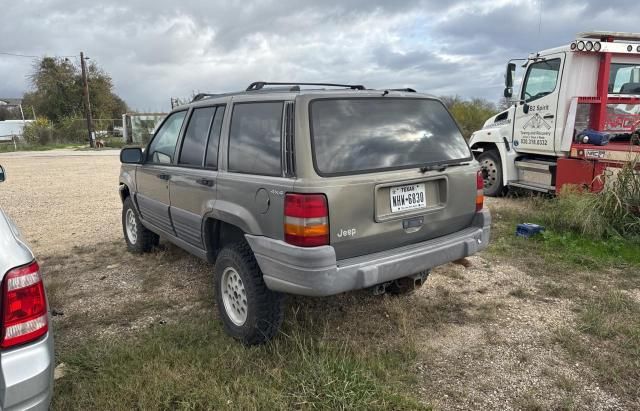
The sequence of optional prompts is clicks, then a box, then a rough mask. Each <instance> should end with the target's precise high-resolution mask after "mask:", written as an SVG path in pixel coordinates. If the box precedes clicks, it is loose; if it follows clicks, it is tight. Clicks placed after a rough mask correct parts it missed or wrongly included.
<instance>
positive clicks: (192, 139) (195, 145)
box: [178, 107, 216, 166]
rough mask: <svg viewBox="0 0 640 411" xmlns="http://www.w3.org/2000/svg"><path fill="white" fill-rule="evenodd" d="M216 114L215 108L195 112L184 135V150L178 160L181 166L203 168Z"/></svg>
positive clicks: (200, 109)
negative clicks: (208, 137)
mask: <svg viewBox="0 0 640 411" xmlns="http://www.w3.org/2000/svg"><path fill="white" fill-rule="evenodd" d="M215 112H216V108H215V107H203V108H196V109H194V110H193V114H191V118H190V119H189V124H188V125H187V131H185V133H184V141H183V142H182V150H181V151H180V159H179V160H178V163H179V164H184V165H190V166H202V160H203V159H204V148H205V146H206V145H207V136H208V135H209V127H210V126H211V120H212V119H213V115H214V113H215Z"/></svg>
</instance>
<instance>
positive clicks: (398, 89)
mask: <svg viewBox="0 0 640 411" xmlns="http://www.w3.org/2000/svg"><path fill="white" fill-rule="evenodd" d="M389 91H404V92H406V93H416V91H415V90H414V89H412V88H409V87H407V88H390V89H389Z"/></svg>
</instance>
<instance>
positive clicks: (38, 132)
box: [23, 117, 53, 146]
mask: <svg viewBox="0 0 640 411" xmlns="http://www.w3.org/2000/svg"><path fill="white" fill-rule="evenodd" d="M23 137H24V139H25V141H26V142H27V143H28V144H31V145H41V146H43V145H46V144H49V143H50V142H51V141H52V140H53V125H52V124H51V122H50V121H49V120H47V119H46V118H44V117H38V118H37V119H36V120H35V121H33V122H30V123H27V124H26V125H25V126H24V131H23Z"/></svg>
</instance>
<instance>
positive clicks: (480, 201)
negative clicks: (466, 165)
mask: <svg viewBox="0 0 640 411" xmlns="http://www.w3.org/2000/svg"><path fill="white" fill-rule="evenodd" d="M482 207H484V178H483V177H482V170H478V173H477V174H476V211H480V210H482Z"/></svg>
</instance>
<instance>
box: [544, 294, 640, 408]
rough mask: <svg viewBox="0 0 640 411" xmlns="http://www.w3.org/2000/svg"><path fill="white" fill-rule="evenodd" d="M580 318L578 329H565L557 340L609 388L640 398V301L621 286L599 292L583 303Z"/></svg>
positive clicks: (627, 396)
mask: <svg viewBox="0 0 640 411" xmlns="http://www.w3.org/2000/svg"><path fill="white" fill-rule="evenodd" d="M577 321H578V323H577V331H571V330H561V331H559V332H558V333H557V334H556V339H557V341H558V342H560V343H561V344H562V345H563V346H564V347H565V349H566V350H567V351H568V352H569V354H570V355H571V357H572V358H573V359H575V360H580V361H584V362H585V363H587V364H588V365H589V366H590V367H591V368H592V369H593V370H594V373H595V374H596V376H597V377H598V379H599V380H600V381H601V382H602V383H603V384H604V385H605V386H606V388H607V389H609V390H611V391H613V392H615V393H616V394H618V395H620V396H622V397H624V398H634V399H637V398H640V386H638V381H640V304H638V303H637V302H635V301H633V300H632V299H630V298H629V297H628V296H627V295H625V294H624V293H622V292H620V291H617V290H612V291H608V292H604V293H602V294H596V295H595V296H593V297H592V298H591V299H589V300H588V301H586V302H585V303H584V304H582V306H581V309H580V312H579V313H578V319H577ZM636 405H637V404H636Z"/></svg>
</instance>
